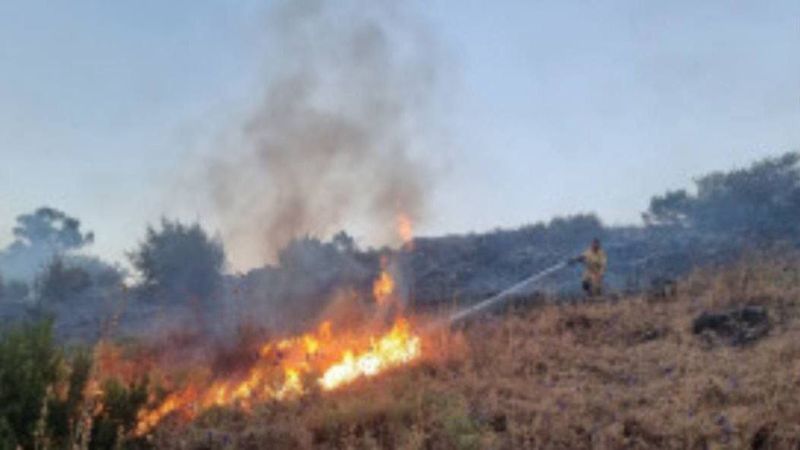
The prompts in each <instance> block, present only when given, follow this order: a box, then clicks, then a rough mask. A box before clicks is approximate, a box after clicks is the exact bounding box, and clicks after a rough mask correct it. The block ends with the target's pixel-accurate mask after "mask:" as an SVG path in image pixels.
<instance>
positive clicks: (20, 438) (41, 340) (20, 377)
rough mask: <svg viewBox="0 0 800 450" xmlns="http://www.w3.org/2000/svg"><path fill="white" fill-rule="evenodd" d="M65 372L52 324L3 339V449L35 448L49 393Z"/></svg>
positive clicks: (0, 444)
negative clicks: (18, 446)
mask: <svg viewBox="0 0 800 450" xmlns="http://www.w3.org/2000/svg"><path fill="white" fill-rule="evenodd" d="M62 370H63V367H62V356H61V353H60V352H59V351H58V349H57V348H56V346H55V344H54V342H53V332H52V323H51V322H50V321H43V322H40V323H37V324H32V325H24V326H22V327H18V328H14V329H12V330H10V331H8V332H7V333H6V334H5V335H3V336H2V338H0V448H14V447H15V446H17V445H21V446H22V447H24V448H30V447H33V443H34V438H33V435H34V431H35V428H36V424H37V422H39V421H40V419H41V414H42V411H43V410H45V409H46V408H45V402H46V399H47V395H48V394H47V391H48V389H52V387H53V386H54V385H55V383H56V382H57V381H58V380H59V377H60V376H61V375H62Z"/></svg>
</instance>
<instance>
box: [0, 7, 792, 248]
mask: <svg viewBox="0 0 800 450" xmlns="http://www.w3.org/2000/svg"><path fill="white" fill-rule="evenodd" d="M268 3H269V2H257V1H254V0H242V1H233V0H228V1H202V0H191V1H189V0H185V1H183V0H181V1H175V0H173V1H168V2H165V1H163V0H138V1H135V2H109V1H103V0H95V1H88V0H75V1H70V2H53V1H42V0H0V156H2V164H0V244H4V243H7V242H8V240H9V239H10V229H11V226H12V225H13V222H14V217H15V216H16V215H17V214H20V213H23V212H27V211H30V210H32V209H34V208H36V207H38V206H40V205H45V204H46V205H51V206H54V207H57V208H60V209H63V210H64V211H66V212H68V213H70V214H72V215H75V216H77V217H79V218H80V219H81V220H82V221H83V222H84V223H85V225H86V226H87V227H88V228H89V229H92V230H94V231H95V232H96V234H97V242H96V244H95V247H94V251H95V252H96V253H99V254H101V255H103V256H107V257H109V258H113V259H121V258H122V257H123V253H124V251H125V250H129V249H131V248H132V247H133V246H134V245H135V244H136V242H137V240H138V239H140V238H141V237H142V235H143V232H144V228H145V225H146V223H148V222H152V221H154V220H156V219H157V218H158V217H159V216H160V215H163V214H166V215H172V214H179V215H180V216H181V217H185V218H189V219H199V220H200V221H201V222H203V223H206V224H207V225H209V227H211V228H213V227H214V223H215V220H214V218H213V217H207V216H206V214H205V212H204V211H202V210H199V209H198V210H195V209H193V206H192V205H193V203H192V202H191V201H187V202H186V204H183V203H181V201H180V200H178V199H182V198H184V197H182V196H181V195H177V194H173V193H172V192H170V191H171V189H173V187H174V186H176V185H180V186H181V189H182V192H183V193H182V195H184V196H185V190H186V188H187V186H186V185H185V182H184V181H183V180H184V177H185V172H186V171H189V170H190V169H191V167H193V166H194V165H195V164H197V160H199V159H202V158H203V154H204V152H206V151H208V149H213V147H214V145H213V143H214V141H215V139H217V138H218V135H219V132H220V130H224V129H225V128H226V127H227V126H229V125H230V124H231V123H235V122H236V121H237V119H239V118H240V116H241V114H243V111H244V110H245V109H246V106H247V104H248V101H249V100H250V99H251V96H252V93H253V92H254V91H255V90H257V89H258V88H260V86H261V85H263V83H264V81H263V80H262V77H263V74H264V68H265V66H267V65H268V63H269V62H268V61H265V60H264V59H265V58H264V55H263V48H264V38H265V33H264V30H263V28H264V26H265V23H266V21H265V19H264V17H265V15H266V14H267V11H268V10H269V7H268V6H269V4H268ZM413 9H414V10H415V11H417V12H418V14H419V15H420V16H422V17H424V18H425V20H426V21H427V22H428V24H429V25H430V26H431V28H432V29H433V30H434V32H435V33H436V35H437V36H438V37H439V39H440V40H441V45H442V47H443V48H444V50H445V52H444V53H445V55H446V57H445V59H444V62H443V65H445V66H446V71H447V73H448V76H449V77H451V79H449V80H448V89H447V90H446V94H448V97H447V101H446V106H445V107H444V108H442V114H443V117H441V123H442V126H443V127H444V129H445V132H444V133H443V134H445V135H446V136H447V138H448V139H447V145H446V146H444V148H431V149H430V152H431V154H432V155H435V158H434V157H432V159H436V160H437V161H438V162H437V170H438V171H439V172H438V173H439V177H440V180H439V183H438V186H437V188H436V190H435V191H434V192H433V193H432V194H431V205H432V208H431V210H432V211H433V214H431V216H430V218H429V220H428V221H427V222H426V223H423V224H421V225H420V229H419V232H420V233H421V234H439V233H445V232H462V231H469V230H485V229H489V228H493V227H497V226H517V225H521V224H523V223H529V222H533V221H537V220H543V219H548V218H550V217H551V216H553V215H556V214H568V213H575V212H585V211H594V212H597V213H598V214H599V215H600V217H601V218H602V219H603V220H605V221H606V222H608V223H632V222H636V221H638V218H639V214H640V212H641V211H642V210H644V209H645V208H646V207H647V202H648V199H649V197H650V196H651V195H653V194H657V193H661V192H663V191H665V190H666V189H674V188H679V187H685V186H689V185H690V183H691V180H692V177H694V176H696V175H700V174H703V173H705V172H708V171H711V170H716V169H729V168H733V167H740V166H743V165H746V164H748V163H750V162H752V161H753V160H756V159H759V158H763V157H765V156H770V155H776V154H779V153H781V152H785V151H790V150H800V2H798V1H797V0H786V1H769V2H752V1H749V2H737V1H730V0H727V1H707V2H696V1H669V2H641V1H627V2H624V1H603V2H601V1H574V2H572V1H564V0H558V1H522V0H520V1H497V2H486V1H477V0H474V1H464V0H460V1H455V0H450V1H445V0H432V1H422V0H415V1H414V2H413ZM188 188H189V189H190V190H191V188H192V186H188ZM202 191H203V189H201V188H200V187H198V188H197V192H198V195H199V193H200V192H202ZM176 203H181V204H176ZM231 256H232V258H233V259H235V257H236V255H231Z"/></svg>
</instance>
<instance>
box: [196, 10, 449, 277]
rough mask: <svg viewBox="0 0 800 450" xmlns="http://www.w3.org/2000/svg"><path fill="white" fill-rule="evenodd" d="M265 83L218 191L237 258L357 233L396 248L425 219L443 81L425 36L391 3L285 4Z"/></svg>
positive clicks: (273, 25)
mask: <svg viewBox="0 0 800 450" xmlns="http://www.w3.org/2000/svg"><path fill="white" fill-rule="evenodd" d="M267 26H268V30H267V36H268V38H269V44H268V46H269V52H268V68H267V72H268V74H267V76H266V78H267V80H268V81H267V83H266V86H265V90H264V92H263V94H262V97H260V101H259V102H258V103H257V106H256V108H255V109H254V111H253V112H252V115H251V116H250V117H249V120H248V121H247V122H246V124H244V126H243V127H242V128H241V130H239V131H240V133H239V136H238V141H239V142H238V143H237V145H236V146H234V147H235V148H234V149H225V152H224V155H221V156H220V157H219V158H217V159H216V160H215V161H214V162H213V163H212V164H211V166H210V168H209V173H208V181H209V183H208V185H209V186H210V189H211V193H212V198H213V201H214V206H215V208H216V210H217V211H218V213H219V216H220V220H221V225H222V228H223V234H224V238H225V241H226V244H227V247H228V248H229V250H231V251H232V252H233V253H235V254H237V256H239V257H240V258H239V259H244V260H247V263H249V264H250V265H254V264H259V263H263V262H264V261H265V260H270V259H273V258H274V256H275V254H276V252H277V251H278V250H279V249H281V248H283V247H284V246H285V245H286V244H287V243H288V242H289V241H290V240H291V239H293V238H295V237H297V236H302V235H306V234H310V235H314V236H321V237H325V236H329V235H330V234H332V233H333V232H335V231H337V230H339V229H342V228H343V227H347V228H348V229H352V228H356V229H359V230H363V232H365V233H366V234H367V236H368V237H369V238H371V239H372V240H373V242H375V243H379V244H382V243H396V242H397V241H392V240H391V239H392V237H394V236H395V234H394V233H395V231H394V227H395V224H396V220H397V216H398V215H399V214H403V215H404V216H406V217H409V218H410V219H411V220H413V221H418V220H420V219H421V218H422V217H423V215H424V213H425V198H426V191H428V189H429V188H430V181H431V178H432V177H431V176H430V171H429V168H428V167H427V166H426V165H425V164H423V163H421V162H420V160H419V156H420V154H421V153H422V152H424V151H429V150H430V149H429V148H426V146H425V145H424V142H423V141H424V140H425V139H424V137H425V136H426V134H427V133H428V131H429V130H430V129H431V114H430V109H431V105H432V103H433V101H434V94H435V91H436V89H435V88H436V85H437V78H438V70H437V64H436V61H437V60H438V58H437V57H436V56H435V55H434V53H435V48H436V46H435V45H434V42H433V39H431V36H430V34H429V33H428V32H427V31H426V29H425V27H424V26H423V25H422V24H420V23H419V21H417V20H416V19H414V18H413V17H411V16H410V15H409V14H406V13H405V12H404V11H403V7H402V5H400V4H399V3H397V2H391V1H383V0H381V1H372V0H370V1H367V0H351V1H342V2H327V1H323V0H300V1H298V0H291V1H289V0H286V1H283V2H279V4H278V5H277V6H276V7H275V9H274V10H272V14H270V16H269V20H268V22H267Z"/></svg>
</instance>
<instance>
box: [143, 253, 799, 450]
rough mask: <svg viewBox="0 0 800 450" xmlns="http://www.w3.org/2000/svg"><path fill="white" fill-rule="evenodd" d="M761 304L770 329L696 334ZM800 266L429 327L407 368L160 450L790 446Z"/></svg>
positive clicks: (202, 425) (260, 410) (189, 429)
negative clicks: (732, 339)
mask: <svg viewBox="0 0 800 450" xmlns="http://www.w3.org/2000/svg"><path fill="white" fill-rule="evenodd" d="M742 305H759V306H760V307H763V308H765V309H766V310H767V311H768V315H769V322H770V325H771V328H770V330H769V333H768V334H767V335H766V336H765V337H762V338H760V339H758V340H755V341H754V342H751V343H748V344H746V345H742V346H731V345H729V343H726V342H725V341H724V340H720V339H717V338H715V337H714V335H713V334H703V335H696V334H694V333H693V330H692V322H693V320H694V319H695V318H696V317H697V316H698V315H699V314H701V313H702V312H703V311H724V310H727V309H730V308H734V307H739V306H742ZM799 318H800V264H798V258H796V257H787V258H781V259H770V260H763V259H750V260H748V261H747V262H742V263H739V264H737V265H735V266H731V267H728V268H726V269H717V270H713V269H706V270H702V271H697V272H694V273H692V274H691V275H690V276H688V277H686V278H685V279H683V280H681V281H680V283H679V285H678V291H677V293H676V294H675V295H671V296H667V297H658V298H648V297H644V296H637V297H631V298H625V299H622V300H620V301H616V302H603V301H601V302H597V303H593V304H586V303H580V304H575V305H560V306H558V305H550V306H544V307H539V308H529V309H518V310H515V311H507V312H505V313H503V314H500V315H496V316H492V317H484V318H481V319H480V320H479V321H476V322H473V323H470V324H466V325H465V326H462V327H460V328H458V329H456V330H449V331H440V332H437V333H436V334H435V335H432V336H428V339H427V345H426V349H425V352H426V357H425V358H424V360H423V361H421V362H419V363H417V364H416V365H414V366H413V367H409V368H404V369H401V370H398V371H395V372H393V373H389V374H387V375H386V376H383V377H379V378H375V379H370V380H367V381H363V382H359V383H356V384H354V385H352V386H350V387H348V388H345V389H343V390H340V391H337V392H335V393H333V394H325V395H322V394H320V393H311V394H309V395H307V396H304V397H302V398H300V399H298V400H296V401H293V402H285V403H273V404H268V405H262V406H259V407H256V408H255V409H254V410H253V411H251V412H249V413H244V412H241V411H237V410H234V409H224V410H222V409H218V410H212V411H209V412H207V413H206V414H205V415H203V416H202V417H201V418H200V419H199V420H197V421H195V422H194V423H192V424H190V425H188V426H187V425H181V424H177V423H174V422H169V421H168V422H165V423H163V424H162V426H161V427H160V428H159V429H157V430H156V432H155V433H154V434H153V435H152V436H151V437H150V439H151V442H152V443H154V444H155V445H156V447H158V448H167V449H169V448H191V449H213V448H220V449H221V448H241V449H257V448H312V447H313V448H433V449H438V448H475V449H486V448H488V449H492V448H497V449H511V448H548V449H549V448H554V449H555V448H558V449H581V448H675V449H684V448H754V449H755V448H797V446H798V445H800V404H798V402H797V398H800V378H799V377H800V375H798V374H800V321H798V319H799Z"/></svg>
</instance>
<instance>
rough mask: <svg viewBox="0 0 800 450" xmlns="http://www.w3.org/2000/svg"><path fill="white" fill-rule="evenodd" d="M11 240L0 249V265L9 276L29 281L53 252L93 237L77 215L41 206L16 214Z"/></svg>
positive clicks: (78, 245) (64, 250) (78, 246)
mask: <svg viewBox="0 0 800 450" xmlns="http://www.w3.org/2000/svg"><path fill="white" fill-rule="evenodd" d="M13 233H14V241H13V242H12V243H11V244H10V245H9V246H8V247H6V248H5V249H3V250H2V251H0V269H2V270H3V273H4V274H5V275H6V276H7V278H8V279H11V280H20V281H26V282H27V281H32V280H33V278H34V276H35V274H36V273H37V272H39V271H40V270H41V269H42V268H43V267H44V266H45V265H46V264H47V263H48V262H49V261H50V260H51V259H52V258H53V256H55V255H64V254H66V253H68V252H73V251H75V250H79V249H81V248H83V247H84V246H86V245H89V244H91V243H92V242H93V241H94V233H92V232H83V231H82V230H81V223H80V221H79V220H78V219H76V218H74V217H71V216H69V215H67V214H65V213H64V212H62V211H59V210H57V209H54V208H49V207H43V208H39V209H37V210H36V211H35V212H33V213H31V214H22V215H20V216H18V217H17V224H16V226H15V227H14V229H13Z"/></svg>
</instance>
